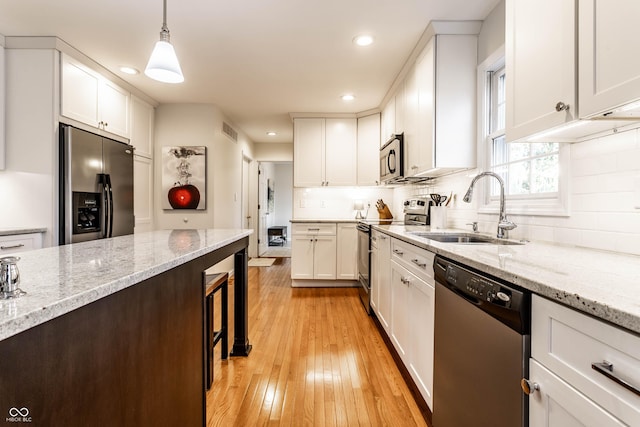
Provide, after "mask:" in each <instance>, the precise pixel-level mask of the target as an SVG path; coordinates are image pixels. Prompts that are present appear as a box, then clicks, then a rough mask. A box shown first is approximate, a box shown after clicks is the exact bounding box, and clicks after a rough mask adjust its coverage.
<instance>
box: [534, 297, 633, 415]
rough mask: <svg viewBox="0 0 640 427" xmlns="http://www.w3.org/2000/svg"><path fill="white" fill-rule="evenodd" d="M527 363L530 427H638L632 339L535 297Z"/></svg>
mask: <svg viewBox="0 0 640 427" xmlns="http://www.w3.org/2000/svg"><path fill="white" fill-rule="evenodd" d="M531 357H532V359H531V360H530V365H529V366H530V373H529V381H530V383H533V384H537V387H538V390H537V391H535V392H534V393H533V394H531V395H530V397H529V407H530V411H529V414H530V415H529V419H530V425H531V426H532V427H537V426H562V427H565V426H574V425H575V426H598V427H606V426H621V425H630V426H631V425H634V426H635V425H640V369H638V366H640V337H638V336H637V335H635V334H632V333H630V332H628V331H626V330H623V329H620V328H618V327H615V326H612V325H610V324H607V323H605V322H602V321H600V320H597V319H595V318H593V317H590V316H587V315H585V314H582V313H580V312H578V311H576V310H573V309H570V308H568V307H565V306H563V305H560V304H557V303H555V302H552V301H550V300H547V299H545V298H542V297H538V296H534V297H533V299H532V321H531ZM599 367H602V368H601V369H602V372H599V371H598V370H597V368H599ZM609 368H610V369H609ZM615 378H619V379H621V380H623V381H625V382H627V383H628V384H629V387H625V386H623V385H620V384H619V383H618V382H617V381H616V380H615ZM633 388H635V389H636V390H635V391H634V390H632V389H633Z"/></svg>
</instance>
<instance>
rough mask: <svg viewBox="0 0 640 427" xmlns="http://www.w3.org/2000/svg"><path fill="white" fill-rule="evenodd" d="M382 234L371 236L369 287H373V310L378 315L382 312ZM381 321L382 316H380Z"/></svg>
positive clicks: (371, 296)
mask: <svg viewBox="0 0 640 427" xmlns="http://www.w3.org/2000/svg"><path fill="white" fill-rule="evenodd" d="M379 236H380V234H379V233H375V232H373V233H372V234H371V255H370V256H369V262H370V267H369V268H370V271H371V273H370V274H369V285H370V286H371V294H370V298H371V309H372V310H373V311H374V313H376V314H378V312H379V311H380V258H379V257H378V239H379ZM378 320H380V316H378Z"/></svg>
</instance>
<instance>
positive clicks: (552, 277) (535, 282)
mask: <svg viewBox="0 0 640 427" xmlns="http://www.w3.org/2000/svg"><path fill="white" fill-rule="evenodd" d="M374 228H375V229H377V230H379V231H382V232H384V233H386V234H389V235H391V236H393V237H396V238H399V239H401V240H403V241H405V242H408V243H411V244H414V245H416V246H419V247H421V248H424V249H427V250H429V251H431V252H434V253H436V254H439V255H442V256H444V257H447V258H449V259H452V260H454V261H459V262H460V263H462V264H466V265H468V266H470V267H473V268H476V269H478V270H481V271H484V272H486V273H488V274H491V275H493V276H496V277H499V278H501V279H504V280H506V281H508V282H511V283H515V284H516V285H519V286H521V287H523V288H525V289H529V290H531V291H532V292H534V293H536V294H538V295H542V296H544V297H547V298H549V299H551V300H554V301H556V302H559V303H562V304H565V305H568V306H570V307H573V308H575V309H578V310H580V311H582V312H585V313H588V314H591V315H593V316H596V317H598V318H600V319H603V320H606V321H608V322H611V323H613V324H616V325H618V326H621V327H623V328H626V329H628V330H630V331H633V332H635V333H637V334H640V257H637V256H633V255H625V254H616V253H611V252H604V251H598V250H594V249H586V248H577V247H573V246H561V245H553V244H545V243H536V242H529V243H526V244H524V245H491V244H489V245H487V244H454V243H441V242H437V241H434V240H429V239H426V238H422V237H416V236H414V235H411V234H409V233H407V232H408V231H415V230H421V231H425V227H419V226H402V225H390V226H384V225H383V226H374ZM427 229H428V228H427ZM437 231H438V232H446V231H455V232H460V230H437Z"/></svg>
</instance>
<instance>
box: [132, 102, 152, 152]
mask: <svg viewBox="0 0 640 427" xmlns="http://www.w3.org/2000/svg"><path fill="white" fill-rule="evenodd" d="M153 124H154V108H153V105H149V104H147V103H146V102H144V101H143V100H141V99H140V98H137V97H135V96H132V97H131V145H133V146H134V147H135V149H136V155H138V156H142V157H147V158H149V159H152V158H153Z"/></svg>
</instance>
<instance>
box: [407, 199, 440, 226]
mask: <svg viewBox="0 0 640 427" xmlns="http://www.w3.org/2000/svg"><path fill="white" fill-rule="evenodd" d="M432 204H433V201H431V200H430V199H429V198H427V197H414V198H412V199H407V200H405V201H404V224H405V225H429V222H430V221H429V219H430V218H429V214H430V213H431V205H432Z"/></svg>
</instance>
